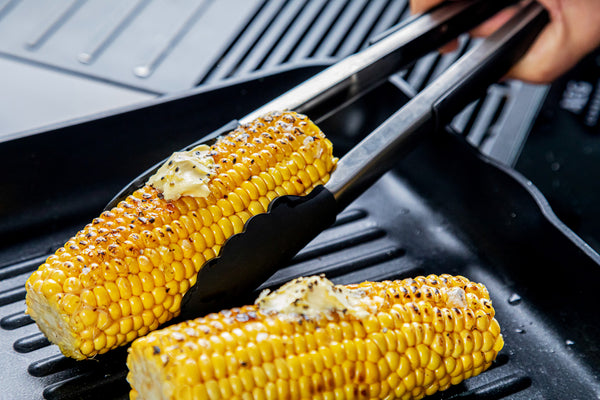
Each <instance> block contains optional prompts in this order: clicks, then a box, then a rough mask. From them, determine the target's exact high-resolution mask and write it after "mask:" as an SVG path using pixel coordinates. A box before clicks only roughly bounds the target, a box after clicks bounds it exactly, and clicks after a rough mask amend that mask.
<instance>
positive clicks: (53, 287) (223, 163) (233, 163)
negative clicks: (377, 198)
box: [26, 113, 337, 359]
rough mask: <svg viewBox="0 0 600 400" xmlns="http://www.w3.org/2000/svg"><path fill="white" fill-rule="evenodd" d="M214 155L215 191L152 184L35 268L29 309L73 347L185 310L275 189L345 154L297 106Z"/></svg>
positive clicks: (297, 183)
mask: <svg viewBox="0 0 600 400" xmlns="http://www.w3.org/2000/svg"><path fill="white" fill-rule="evenodd" d="M265 132H266V133H267V135H263V133H265ZM259 137H260V138H259ZM303 137H304V139H303ZM282 138H285V139H282ZM211 155H212V157H213V158H214V161H215V164H216V170H215V174H214V175H213V176H211V179H210V181H209V188H210V194H209V196H208V197H207V198H206V199H204V198H194V197H189V196H183V197H181V198H179V199H177V200H175V201H166V200H164V199H163V198H161V194H160V192H158V191H157V190H156V189H154V188H152V187H150V186H145V187H143V188H141V189H139V190H137V191H136V192H134V193H133V194H132V195H131V196H129V197H128V198H127V199H126V200H124V201H122V202H120V203H119V204H118V205H117V206H116V207H115V208H113V209H112V210H109V211H105V212H103V213H102V214H101V215H100V216H99V217H98V218H95V219H94V220H93V221H92V222H91V223H90V224H89V225H87V226H86V227H85V228H84V229H82V230H81V231H80V232H78V233H77V234H76V236H75V237H73V238H72V239H71V240H69V241H68V242H67V243H66V244H65V245H64V246H63V247H62V248H60V249H58V250H57V251H56V252H55V254H53V255H51V256H49V257H48V258H47V260H46V262H45V263H43V264H42V265H41V266H40V267H39V268H38V270H37V271H35V272H34V273H33V274H32V275H31V277H30V278H29V280H28V281H27V284H26V287H27V292H28V295H27V306H28V313H29V314H30V315H31V316H32V317H33V318H34V320H36V322H37V323H38V325H39V326H40V329H41V330H42V331H43V332H44V333H45V334H46V335H47V336H48V337H49V338H50V339H51V341H52V342H54V343H56V344H58V346H59V347H60V348H61V350H62V351H63V353H64V354H66V355H68V356H70V357H74V358H78V359H81V358H88V357H91V356H94V355H96V354H101V353H104V352H106V351H108V350H110V349H112V348H115V347H117V346H120V345H123V344H125V343H127V342H130V341H132V340H133V339H135V338H136V337H138V336H143V335H145V334H147V333H148V332H149V331H152V330H154V329H156V328H157V327H158V326H159V325H160V324H162V323H164V322H166V321H168V320H170V319H171V318H173V317H175V316H177V315H178V314H179V308H180V304H181V299H182V297H183V295H184V294H185V293H186V292H187V291H188V290H189V288H190V287H191V286H193V285H194V284H195V280H196V277H197V272H198V271H199V270H200V268H201V267H202V266H203V265H204V263H205V262H206V261H207V260H209V259H211V258H214V257H215V256H216V255H217V254H218V253H219V251H220V248H221V246H222V245H223V243H224V242H225V240H226V239H227V238H229V237H230V236H232V235H233V234H235V233H239V232H241V230H242V229H243V225H244V223H245V222H246V221H247V220H248V219H249V218H250V217H251V216H253V215H256V214H258V213H262V212H264V211H265V210H266V209H267V207H268V205H269V203H270V202H271V201H272V200H273V199H274V198H276V197H278V196H281V195H286V194H299V195H304V194H307V193H308V192H310V191H311V190H312V188H313V187H315V186H317V185H319V184H323V183H325V182H326V181H327V180H328V179H329V174H330V172H331V171H332V170H333V168H334V167H335V164H336V161H337V159H335V158H334V157H333V155H332V147H331V143H330V142H329V141H328V140H327V139H326V138H325V136H324V135H323V133H322V132H321V131H320V130H319V129H318V128H317V127H316V126H315V125H314V124H313V123H312V122H310V120H308V118H306V117H305V116H301V115H298V114H295V113H284V114H279V113H274V114H272V115H268V116H266V117H263V118H262V119H261V118H259V119H258V120H257V121H254V122H253V123H250V124H248V125H245V126H242V127H239V128H237V129H235V130H234V131H233V132H231V133H230V134H228V135H227V136H226V137H225V138H222V139H221V140H218V141H217V142H216V143H215V144H214V145H213V146H212V147H211Z"/></svg>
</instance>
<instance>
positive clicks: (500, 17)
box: [470, 6, 519, 37]
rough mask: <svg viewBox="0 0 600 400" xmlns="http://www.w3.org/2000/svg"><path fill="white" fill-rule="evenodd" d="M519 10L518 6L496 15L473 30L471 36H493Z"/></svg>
mask: <svg viewBox="0 0 600 400" xmlns="http://www.w3.org/2000/svg"><path fill="white" fill-rule="evenodd" d="M518 10H519V7H518V6H512V7H508V8H505V9H504V10H502V11H500V12H498V13H497V14H496V15H494V16H493V17H492V18H490V19H488V20H487V21H485V22H484V23H482V24H481V25H479V26H477V27H475V28H474V29H472V30H471V32H470V34H471V36H477V37H485V36H489V35H491V34H492V33H494V32H496V30H498V28H500V27H501V26H502V25H504V24H505V23H506V22H507V21H508V20H509V19H511V18H512V17H513V16H514V15H515V13H516V12H517V11H518Z"/></svg>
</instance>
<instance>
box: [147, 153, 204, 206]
mask: <svg viewBox="0 0 600 400" xmlns="http://www.w3.org/2000/svg"><path fill="white" fill-rule="evenodd" d="M214 171H215V161H214V160H213V158H212V156H211V155H210V147H208V146H207V145H204V144H202V145H200V146H197V147H195V148H193V149H192V150H190V151H181V152H176V153H173V155H171V157H169V159H168V160H167V162H165V163H164V164H163V165H162V166H161V167H160V168H159V170H158V171H156V174H154V175H152V176H151V177H150V179H148V184H149V185H151V186H152V187H154V188H155V189H157V190H159V191H160V192H161V193H162V195H163V197H164V199H165V200H177V199H178V198H180V197H181V196H193V197H207V196H208V195H209V194H210V189H209V187H208V182H209V180H210V177H211V175H213V174H214Z"/></svg>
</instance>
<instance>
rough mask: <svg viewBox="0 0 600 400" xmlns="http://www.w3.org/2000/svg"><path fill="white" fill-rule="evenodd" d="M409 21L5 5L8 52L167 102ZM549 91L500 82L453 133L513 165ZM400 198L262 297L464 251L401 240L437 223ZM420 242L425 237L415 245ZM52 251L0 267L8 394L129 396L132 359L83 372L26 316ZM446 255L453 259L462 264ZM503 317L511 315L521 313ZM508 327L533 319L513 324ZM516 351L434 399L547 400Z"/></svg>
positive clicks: (319, 249)
mask: <svg viewBox="0 0 600 400" xmlns="http://www.w3.org/2000/svg"><path fill="white" fill-rule="evenodd" d="M223 15H227V17H226V18H224V17H223ZM407 16H408V4H407V1H404V0H372V1H366V0H365V1H363V0H330V1H326V0H288V1H284V0H268V1H267V0H264V1H262V0H245V1H235V0H187V1H170V0H88V1H83V0H57V1H52V2H42V3H40V2H36V1H35V0H0V37H2V38H3V40H2V41H0V54H4V55H8V56H11V57H16V58H18V59H21V60H24V61H30V62H34V63H37V64H39V65H45V66H48V67H51V68H58V69H61V70H63V71H66V72H71V73H74V74H81V75H84V76H87V77H89V78H91V79H99V80H104V81H108V82H112V83H115V84H118V85H124V86H128V87H133V88H137V89H141V90H145V91H148V92H150V93H156V94H163V93H169V92H174V91H179V90H185V89H189V88H192V87H194V86H197V85H207V86H210V85H216V84H222V83H223V82H227V81H234V80H239V79H245V78H250V77H252V76H255V75H260V74H264V73H265V72H269V71H277V70H279V69H286V68H294V67H297V66H302V65H307V64H319V65H321V64H322V65H327V64H330V63H332V62H334V61H335V60H337V59H339V58H341V57H344V56H347V55H349V54H351V53H354V52H356V51H357V50H359V49H361V48H363V47H365V46H367V45H368V41H369V38H370V37H374V36H376V35H377V34H379V33H381V32H383V31H385V30H386V29H388V28H389V27H391V26H392V25H394V24H396V23H397V22H399V21H401V20H402V19H404V18H406V17H407ZM156 21H160V23H159V24H157V23H156ZM473 44H474V43H473V42H472V41H470V40H467V39H466V38H463V39H461V46H460V49H459V51H458V52H456V53H452V54H449V55H443V56H441V55H438V54H431V55H429V56H427V57H425V58H424V59H423V60H421V61H419V62H417V63H416V64H415V65H414V66H412V67H410V68H409V69H407V70H406V71H403V72H401V73H400V74H399V75H398V76H399V77H402V78H403V79H405V80H406V81H407V82H408V83H409V84H410V85H411V86H412V87H413V88H414V89H415V90H420V89H422V88H423V87H424V86H425V85H427V84H428V83H430V82H431V81H432V80H433V79H434V78H435V77H436V76H437V75H439V74H440V73H441V72H442V71H443V70H445V69H446V68H447V67H448V66H449V65H450V64H451V63H452V62H453V61H454V60H456V59H457V58H458V57H459V56H460V55H461V54H464V53H465V52H466V51H468V50H469V49H470V48H471V47H472V46H473ZM544 94H545V89H544V88H539V87H533V86H528V85H524V84H521V83H515V82H508V83H504V84H501V85H494V86H492V87H491V88H490V90H489V91H488V93H487V95H486V96H485V97H484V98H482V99H480V100H478V101H477V102H475V103H473V104H472V105H471V106H469V107H468V108H467V109H466V110H465V111H464V112H463V113H461V114H460V115H459V116H458V117H457V118H456V119H455V121H454V122H453V127H454V128H455V129H456V130H458V131H459V132H462V133H463V134H464V135H465V136H466V137H467V140H468V141H469V142H470V143H472V144H473V145H474V146H476V147H479V148H480V149H481V150H482V151H483V152H484V153H486V154H488V155H491V156H492V157H494V158H496V159H498V160H500V161H502V162H505V163H508V164H511V163H513V162H514V161H515V160H516V157H517V155H518V151H519V148H520V147H519V146H520V144H521V143H522V141H523V138H524V137H525V135H526V134H527V132H528V129H529V124H530V123H531V121H532V120H533V118H534V116H535V115H534V114H533V111H531V112H530V114H528V115H525V116H523V115H522V110H523V109H526V108H527V107H526V106H530V105H532V104H533V105H534V106H535V104H536V102H538V103H539V102H541V100H542V99H543V96H544ZM529 109H532V110H535V109H536V108H535V107H529ZM516 114H518V115H519V118H518V121H515V120H517V118H515V115H516ZM389 183H390V182H388V184H389ZM397 185H398V183H395V182H394V183H392V184H391V186H392V187H395V186H397ZM392 194H393V193H390V190H389V189H386V188H382V185H379V186H376V188H375V189H374V194H371V195H368V196H366V197H364V198H362V199H361V200H359V202H358V203H357V204H356V205H355V206H353V207H352V208H350V209H349V210H347V211H346V212H344V213H342V214H341V215H340V216H339V217H338V222H337V223H336V225H335V226H334V227H332V228H331V229H329V230H327V231H326V232H324V233H323V234H322V235H321V236H320V237H319V238H318V239H317V240H315V241H314V242H312V243H311V244H309V246H307V247H306V248H305V249H304V250H303V251H301V252H300V253H299V254H298V255H297V256H296V258H295V259H294V260H293V261H292V263H291V264H290V265H289V266H288V267H286V268H285V269H283V270H281V271H279V272H278V273H276V274H275V275H274V276H272V277H271V279H270V280H269V281H267V282H266V283H265V284H264V285H263V288H265V287H275V286H278V285H280V284H281V283H283V282H285V281H287V280H289V279H291V278H293V277H296V276H299V275H307V274H313V273H321V272H324V273H326V274H327V275H328V277H330V278H332V280H333V281H334V282H336V283H350V282H359V281H361V280H365V279H369V280H383V279H395V278H404V277H408V276H413V275H418V274H422V273H424V271H425V269H424V263H425V262H426V260H427V258H428V257H430V256H431V254H430V253H431V252H432V254H435V253H436V251H437V252H438V255H439V254H443V255H445V256H446V255H447V254H444V252H443V251H441V250H440V249H441V248H443V247H444V246H449V248H452V247H453V246H461V245H462V244H460V243H457V242H455V241H454V240H455V239H453V238H452V239H449V238H448V237H445V236H444V232H442V231H440V232H427V229H428V227H427V226H426V225H424V224H421V225H419V224H417V225H419V226H418V229H415V230H413V231H408V230H406V231H404V232H402V233H403V235H405V236H410V237H416V238H417V239H416V240H415V241H413V242H411V243H406V242H404V241H403V240H402V236H401V235H398V234H397V232H396V233H394V230H395V229H398V228H397V227H395V226H391V225H390V224H392V223H401V222H402V221H405V219H404V218H406V219H413V220H415V219H416V220H419V219H420V218H421V217H422V216H423V214H427V215H428V216H429V217H430V218H435V217H432V216H431V215H429V214H432V211H431V210H426V209H425V210H424V209H417V210H415V209H414V208H413V207H412V206H413V205H414V203H412V202H410V201H408V202H407V203H403V202H402V201H400V202H398V199H396V198H394V196H392ZM373 196H375V197H376V198H379V200H377V202H376V203H375V204H382V202H381V198H382V196H383V199H384V200H388V204H389V205H390V206H389V207H382V209H379V210H378V209H377V208H378V206H374V205H373V204H374V203H373V200H372V199H373ZM383 203H384V204H385V201H384V202H383ZM399 209H400V210H403V211H402V212H399V211H398V210H399ZM390 214H391V215H393V216H394V218H393V221H394V222H392V221H390V219H389V218H388V217H389V215H390ZM399 221H400V222H399ZM420 235H425V236H426V238H425V239H424V243H419V244H417V243H418V241H419V240H421V239H419V237H420ZM67 238H68V236H65V238H64V239H65V240H66V239H67ZM428 240H434V241H435V240H439V241H440V243H438V244H435V243H429V242H428ZM448 240H449V242H448ZM50 250H52V249H48V253H47V254H50ZM47 254H45V255H41V256H40V255H38V256H36V257H34V258H32V259H28V260H15V261H8V262H7V263H5V265H4V266H2V267H0V328H1V330H0V334H1V335H2V341H0V352H2V353H5V354H13V355H14V360H15V365H14V368H12V369H11V370H8V371H6V377H7V378H6V379H7V381H18V382H21V383H22V384H23V390H22V391H21V392H20V394H19V393H16V392H15V393H11V394H8V397H5V396H4V395H0V398H11V399H19V398H23V399H30V398H39V397H40V396H41V395H42V393H43V396H44V397H45V398H48V399H75V398H113V397H114V398H125V397H126V393H127V384H126V383H125V382H124V376H125V371H124V367H123V360H124V354H123V352H122V351H121V352H119V351H117V352H116V354H115V355H111V356H110V357H109V358H107V359H105V360H104V361H103V368H102V370H99V369H98V368H97V365H98V364H97V363H96V362H95V361H90V362H84V363H76V362H75V361H73V360H70V359H67V358H65V357H64V356H62V355H60V353H59V352H58V349H57V348H56V347H55V346H51V345H49V343H48V341H47V340H46V339H45V338H44V337H43V336H42V335H41V333H40V332H39V330H38V329H37V327H36V326H35V324H33V321H32V320H31V318H29V317H28V316H27V315H25V314H24V312H23V311H24V308H25V307H24V296H25V289H24V283H25V280H26V279H27V277H28V275H29V274H30V273H31V272H32V271H34V270H35V269H36V268H37V266H38V265H39V264H40V263H41V262H42V261H43V259H45V257H46V256H47ZM449 256H450V260H451V262H452V256H453V254H452V253H451V254H449ZM0 259H4V258H0ZM459 261H461V262H463V261H464V260H459ZM498 307H500V310H499V311H498V314H500V315H501V314H502V309H505V311H506V309H507V307H511V306H507V305H506V304H500V305H498ZM522 318H525V317H522ZM512 323H513V324H514V325H515V326H516V325H519V324H527V323H528V321H527V320H526V318H525V319H522V320H518V317H517V321H516V322H515V321H513V322H512ZM517 342H518V340H517ZM519 343H520V342H519ZM507 344H508V346H509V347H510V345H511V341H510V340H509V341H508V342H507ZM508 354H510V353H509V352H505V353H503V354H501V356H500V357H499V360H498V362H497V363H496V364H495V365H494V366H493V367H492V369H490V370H489V371H488V372H486V373H485V374H483V375H481V376H478V377H476V378H474V379H471V380H469V381H467V382H466V383H465V384H464V385H461V386H459V387H457V388H453V389H450V390H449V391H448V392H446V393H443V394H439V395H436V396H434V397H432V398H434V399H435V398H437V399H471V398H484V399H500V398H511V399H531V398H542V397H543V396H542V394H541V392H540V388H538V387H536V386H535V384H534V382H533V381H532V379H531V378H530V377H529V376H528V374H527V373H526V372H524V371H523V370H522V369H520V368H518V367H515V365H514V363H512V362H511V356H509V355H508ZM19 396H20V397H19Z"/></svg>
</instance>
